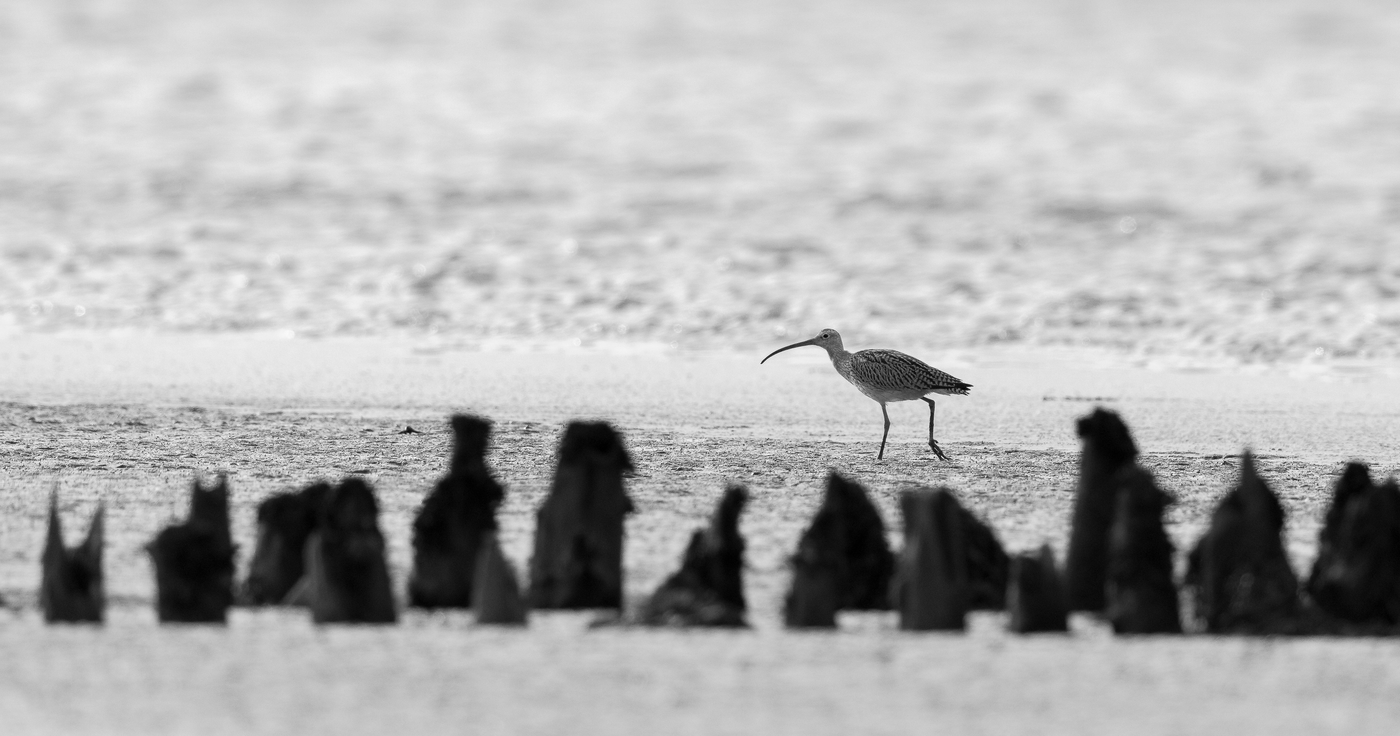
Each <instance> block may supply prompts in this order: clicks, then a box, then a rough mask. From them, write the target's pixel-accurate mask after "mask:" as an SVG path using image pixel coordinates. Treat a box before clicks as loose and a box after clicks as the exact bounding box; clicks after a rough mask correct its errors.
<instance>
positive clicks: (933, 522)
mask: <svg viewBox="0 0 1400 736" xmlns="http://www.w3.org/2000/svg"><path fill="white" fill-rule="evenodd" d="M900 508H901V509H902V510H903V512H904V550H903V552H901V553H900V557H899V571H898V572H897V573H896V576H895V580H894V588H893V598H894V604H895V607H896V609H897V610H898V611H899V628H901V629H907V630H912V631H933V630H939V631H949V630H951V631H961V630H963V629H964V628H965V627H966V625H967V623H966V622H967V610H968V603H969V600H970V599H971V597H972V596H971V586H970V585H969V583H968V559H967V534H966V529H965V528H964V526H965V523H964V516H965V515H966V512H965V511H963V509H962V507H961V506H960V505H959V504H958V501H957V499H956V498H954V496H953V494H952V493H951V492H950V491H948V490H947V489H946V488H939V489H936V490H932V491H930V490H927V489H921V490H917V491H906V492H905V493H904V494H903V495H901V496H900Z"/></svg>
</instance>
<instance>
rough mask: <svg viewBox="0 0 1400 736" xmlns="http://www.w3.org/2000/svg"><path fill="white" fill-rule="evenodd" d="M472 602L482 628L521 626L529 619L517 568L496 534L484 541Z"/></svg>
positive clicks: (487, 535) (477, 620)
mask: <svg viewBox="0 0 1400 736" xmlns="http://www.w3.org/2000/svg"><path fill="white" fill-rule="evenodd" d="M472 601H473V604H472V607H473V608H474V609H475V611H476V622H477V623H479V624H510V625H519V624H524V623H525V622H526V621H527V619H528V615H529V614H528V612H527V611H526V609H525V599H524V598H523V597H522V596H521V595H520V583H519V581H517V580H516V577H515V568H514V567H512V566H511V564H510V561H509V560H507V559H506V556H505V553H504V552H502V551H501V544H500V541H499V540H497V539H496V533H495V532H494V531H491V532H486V533H485V534H483V535H482V538H481V549H480V550H479V551H478V552H477V555H476V570H475V571H474V572H473V575H472Z"/></svg>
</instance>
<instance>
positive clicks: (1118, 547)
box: [1106, 465, 1181, 634]
mask: <svg viewBox="0 0 1400 736" xmlns="http://www.w3.org/2000/svg"><path fill="white" fill-rule="evenodd" d="M1112 483H1113V485H1114V486H1115V487H1116V489H1117V493H1116V495H1117V497H1118V502H1117V510H1116V513H1115V514H1114V519H1113V527H1112V529H1111V531H1110V533H1109V549H1108V554H1109V562H1108V584H1107V587H1106V593H1107V596H1106V597H1107V604H1108V606H1107V611H1106V613H1107V615H1108V619H1109V621H1110V622H1112V624H1113V631H1114V633H1117V634H1179V633H1181V607H1180V603H1179V599H1178V597H1177V592H1176V581H1175V580H1174V578H1173V572H1172V552H1173V548H1172V543H1171V540H1170V539H1169V538H1168V537H1167V531H1166V529H1165V528H1164V527H1163V526H1162V512H1163V511H1164V510H1165V509H1166V507H1167V504H1168V503H1169V502H1170V497H1168V496H1167V494H1166V493H1163V492H1162V490H1161V489H1160V488H1158V487H1157V482H1156V481H1155V480H1153V478H1152V474H1151V473H1149V472H1147V471H1146V470H1144V469H1142V468H1139V467H1137V466H1136V465H1133V466H1129V467H1126V468H1123V469H1122V470H1120V471H1118V474H1117V475H1116V476H1114V478H1113V481H1112Z"/></svg>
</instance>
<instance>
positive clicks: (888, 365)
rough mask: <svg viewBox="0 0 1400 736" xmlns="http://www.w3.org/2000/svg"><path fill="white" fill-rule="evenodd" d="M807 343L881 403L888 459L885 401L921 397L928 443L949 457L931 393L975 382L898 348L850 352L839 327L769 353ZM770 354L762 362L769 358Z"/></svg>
mask: <svg viewBox="0 0 1400 736" xmlns="http://www.w3.org/2000/svg"><path fill="white" fill-rule="evenodd" d="M807 345H815V346H817V347H819V348H821V349H823V350H825V351H826V355H827V357H829V358H831V365H833V366H835V368H836V372H837V373H840V374H841V377H842V378H844V379H846V380H847V381H850V382H851V385H853V386H855V387H856V388H857V389H858V390H859V391H860V392H861V393H863V394H865V395H866V396H869V397H870V398H872V399H874V400H875V401H876V402H878V403H879V404H880V413H881V414H884V415H885V434H884V435H883V436H882V437H880V455H879V457H878V458H877V459H879V460H883V459H885V441H886V440H888V439H889V437H890V413H889V410H887V409H886V408H885V404H888V403H889V402H891V401H913V400H915V399H920V400H922V401H924V402H925V403H927V404H928V446H929V448H931V449H932V450H933V454H935V455H937V456H938V459H939V460H947V459H948V456H947V455H945V454H943V448H941V447H939V446H938V440H935V439H934V438H933V415H934V411H935V410H936V407H935V406H934V403H933V399H930V398H928V395H929V394H942V395H943V396H949V395H953V394H958V395H963V396H965V395H967V392H968V391H969V390H971V388H972V384H970V383H963V382H962V381H959V380H958V379H956V378H954V377H952V376H950V375H948V374H947V373H944V372H943V371H940V370H938V369H937V368H934V367H932V366H930V365H929V364H927V363H925V362H923V361H922V360H919V359H918V358H915V357H912V356H909V355H905V354H904V353H901V352H899V351H898V350H859V351H856V352H854V353H851V352H848V351H847V350H846V349H845V348H844V347H842V345H841V335H840V333H838V332H837V331H836V330H822V331H821V332H820V333H819V334H818V335H817V336H816V337H814V338H812V339H810V340H803V341H802V342H796V343H793V344H791V345H788V346H787V347H782V348H778V349H777V350H774V351H773V352H771V353H769V354H768V358H771V357H773V356H774V355H777V354H778V353H781V352H783V351H784V350H792V349H793V348H800V347H804V346H807ZM768 358H764V359H763V360H760V361H759V364H760V365H761V364H763V363H766V362H768Z"/></svg>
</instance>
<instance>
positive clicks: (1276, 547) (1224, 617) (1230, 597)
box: [1186, 452, 1298, 633]
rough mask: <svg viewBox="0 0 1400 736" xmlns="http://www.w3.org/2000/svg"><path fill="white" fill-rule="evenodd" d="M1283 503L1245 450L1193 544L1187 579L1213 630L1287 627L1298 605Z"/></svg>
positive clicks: (1199, 609)
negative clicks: (1234, 477) (1286, 547)
mask: <svg viewBox="0 0 1400 736" xmlns="http://www.w3.org/2000/svg"><path fill="white" fill-rule="evenodd" d="M1283 523H1284V513H1283V506H1282V505H1281V504H1280V503H1279V501H1278V498H1277V497H1276V496H1275V495H1274V492H1273V491H1272V490H1270V488H1269V485H1268V484H1267V483H1265V482H1264V480H1263V479H1262V478H1260V477H1259V474H1258V472H1257V470H1256V469H1255V465H1254V456H1253V455H1252V454H1250V453H1249V452H1245V454H1244V456H1243V457H1242V458H1241V462H1240V478H1239V482H1238V483H1237V484H1236V486H1235V488H1234V489H1233V490H1231V491H1230V492H1229V493H1227V494H1226V495H1225V497H1224V498H1223V499H1221V501H1220V504H1219V505H1218V506H1216V509H1215V512H1214V513H1213V514H1212V515H1211V519H1210V528H1209V529H1208V530H1207V531H1206V533H1205V535H1204V536H1202V537H1201V539H1200V541H1199V542H1197V543H1196V546H1195V548H1194V549H1192V550H1191V556H1190V561H1189V567H1188V569H1187V573H1186V585H1187V587H1188V588H1189V589H1190V591H1191V593H1192V596H1193V599H1194V603H1195V605H1194V609H1195V613H1196V616H1197V617H1198V618H1200V619H1201V620H1202V622H1203V623H1204V624H1205V628H1206V630H1207V631H1210V632H1213V633H1229V632H1239V633H1271V632H1278V631H1281V630H1283V629H1284V628H1286V627H1287V626H1288V622H1289V620H1290V619H1292V618H1293V617H1294V616H1295V615H1296V614H1297V611H1298V576H1297V575H1295V574H1294V573H1293V568H1292V567H1291V566H1290V565H1289V563H1288V554H1287V553H1286V552H1285V551H1284V548H1283V537H1282V535H1283Z"/></svg>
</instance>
